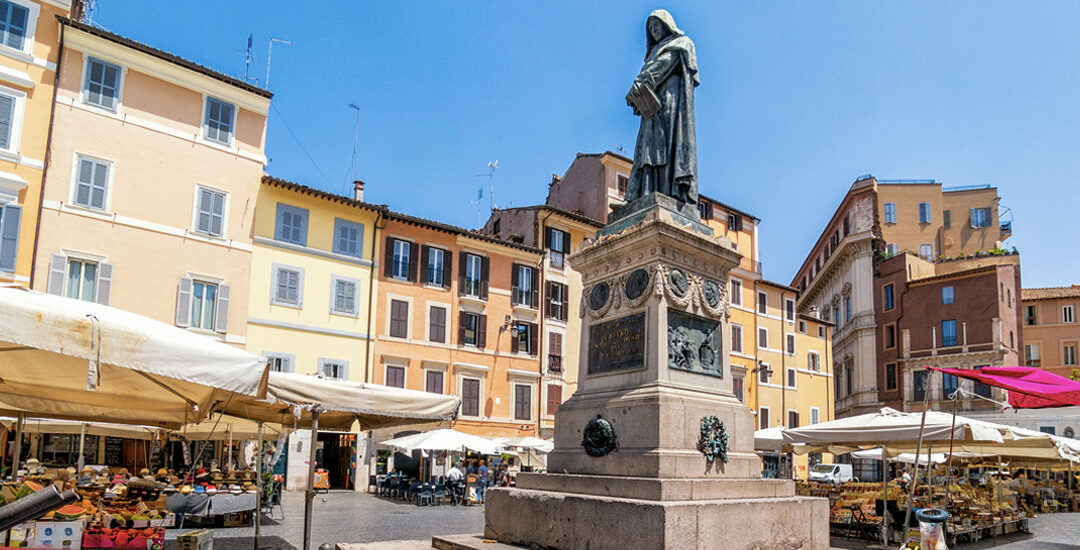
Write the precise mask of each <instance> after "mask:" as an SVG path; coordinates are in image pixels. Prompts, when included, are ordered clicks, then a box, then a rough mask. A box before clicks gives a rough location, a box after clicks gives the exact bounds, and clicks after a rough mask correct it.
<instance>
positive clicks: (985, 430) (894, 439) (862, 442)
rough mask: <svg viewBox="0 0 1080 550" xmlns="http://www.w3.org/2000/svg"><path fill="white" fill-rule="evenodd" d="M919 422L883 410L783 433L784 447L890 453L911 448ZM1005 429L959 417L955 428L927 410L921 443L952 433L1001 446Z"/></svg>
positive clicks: (918, 416) (949, 418) (912, 416)
mask: <svg viewBox="0 0 1080 550" xmlns="http://www.w3.org/2000/svg"><path fill="white" fill-rule="evenodd" d="M921 421H922V414H921V413H918V414H916V413H905V412H900V411H897V410H895V409H890V408H888V407H885V408H883V409H881V410H880V411H878V412H876V413H868V414H862V415H858V416H852V417H848V418H840V419H838V420H831V421H829V422H821V423H818V424H812V425H809V426H804V427H802V428H791V429H788V430H784V431H783V439H784V443H785V444H787V445H796V444H803V445H804V446H805V448H806V450H807V451H814V450H818V449H821V448H825V449H826V450H828V449H829V448H833V447H840V448H842V447H850V448H849V449H848V450H849V451H850V450H857V449H860V448H873V447H878V446H882V445H887V446H888V448H889V450H890V452H891V451H892V449H893V448H894V446H898V445H914V444H915V443H916V442H917V441H918V440H919V431H920V424H921ZM1007 428H1008V427H1007V426H1000V425H997V424H991V423H989V422H982V421H979V420H973V419H970V418H963V417H959V416H958V417H956V420H955V427H954V422H953V415H951V414H946V413H939V412H934V411H930V412H927V413H926V423H925V427H924V428H923V436H922V440H923V441H942V440H944V441H948V440H949V439H950V437H951V436H952V434H953V433H954V430H955V433H956V440H957V441H958V442H964V441H967V442H983V443H989V444H1004V443H1005V437H1006V434H1005V432H1006V431H1007ZM1047 440H1048V439H1047ZM841 452H845V451H841Z"/></svg>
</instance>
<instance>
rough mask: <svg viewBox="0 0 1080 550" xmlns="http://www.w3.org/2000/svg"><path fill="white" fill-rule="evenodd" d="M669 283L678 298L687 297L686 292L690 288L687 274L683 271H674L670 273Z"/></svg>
mask: <svg viewBox="0 0 1080 550" xmlns="http://www.w3.org/2000/svg"><path fill="white" fill-rule="evenodd" d="M668 283H669V284H670V285H671V291H672V292H674V293H675V295H676V296H678V297H679V298H682V297H683V296H686V290H687V289H688V288H689V286H690V282H689V281H687V280H686V274H685V273H683V272H682V270H681V269H672V270H671V272H670V273H668Z"/></svg>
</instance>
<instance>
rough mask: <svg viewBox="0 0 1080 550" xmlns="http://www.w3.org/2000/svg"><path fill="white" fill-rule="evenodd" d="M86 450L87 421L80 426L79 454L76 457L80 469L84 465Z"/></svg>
mask: <svg viewBox="0 0 1080 550" xmlns="http://www.w3.org/2000/svg"><path fill="white" fill-rule="evenodd" d="M84 450H86V423H83V425H82V426H80V427H79V456H78V457H76V458H75V464H76V465H77V466H78V468H79V470H82V467H83V462H84V461H83V451H84Z"/></svg>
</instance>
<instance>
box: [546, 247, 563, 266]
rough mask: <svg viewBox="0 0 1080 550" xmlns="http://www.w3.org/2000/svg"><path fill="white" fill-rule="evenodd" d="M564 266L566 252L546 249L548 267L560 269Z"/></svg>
mask: <svg viewBox="0 0 1080 550" xmlns="http://www.w3.org/2000/svg"><path fill="white" fill-rule="evenodd" d="M565 266H566V254H563V253H562V252H559V251H557V250H548V267H551V268H553V269H562V268H563V267H565Z"/></svg>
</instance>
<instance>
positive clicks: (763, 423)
mask: <svg viewBox="0 0 1080 550" xmlns="http://www.w3.org/2000/svg"><path fill="white" fill-rule="evenodd" d="M768 427H769V408H768V407H761V408H759V409H758V429H759V430H764V429H765V428H768Z"/></svg>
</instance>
